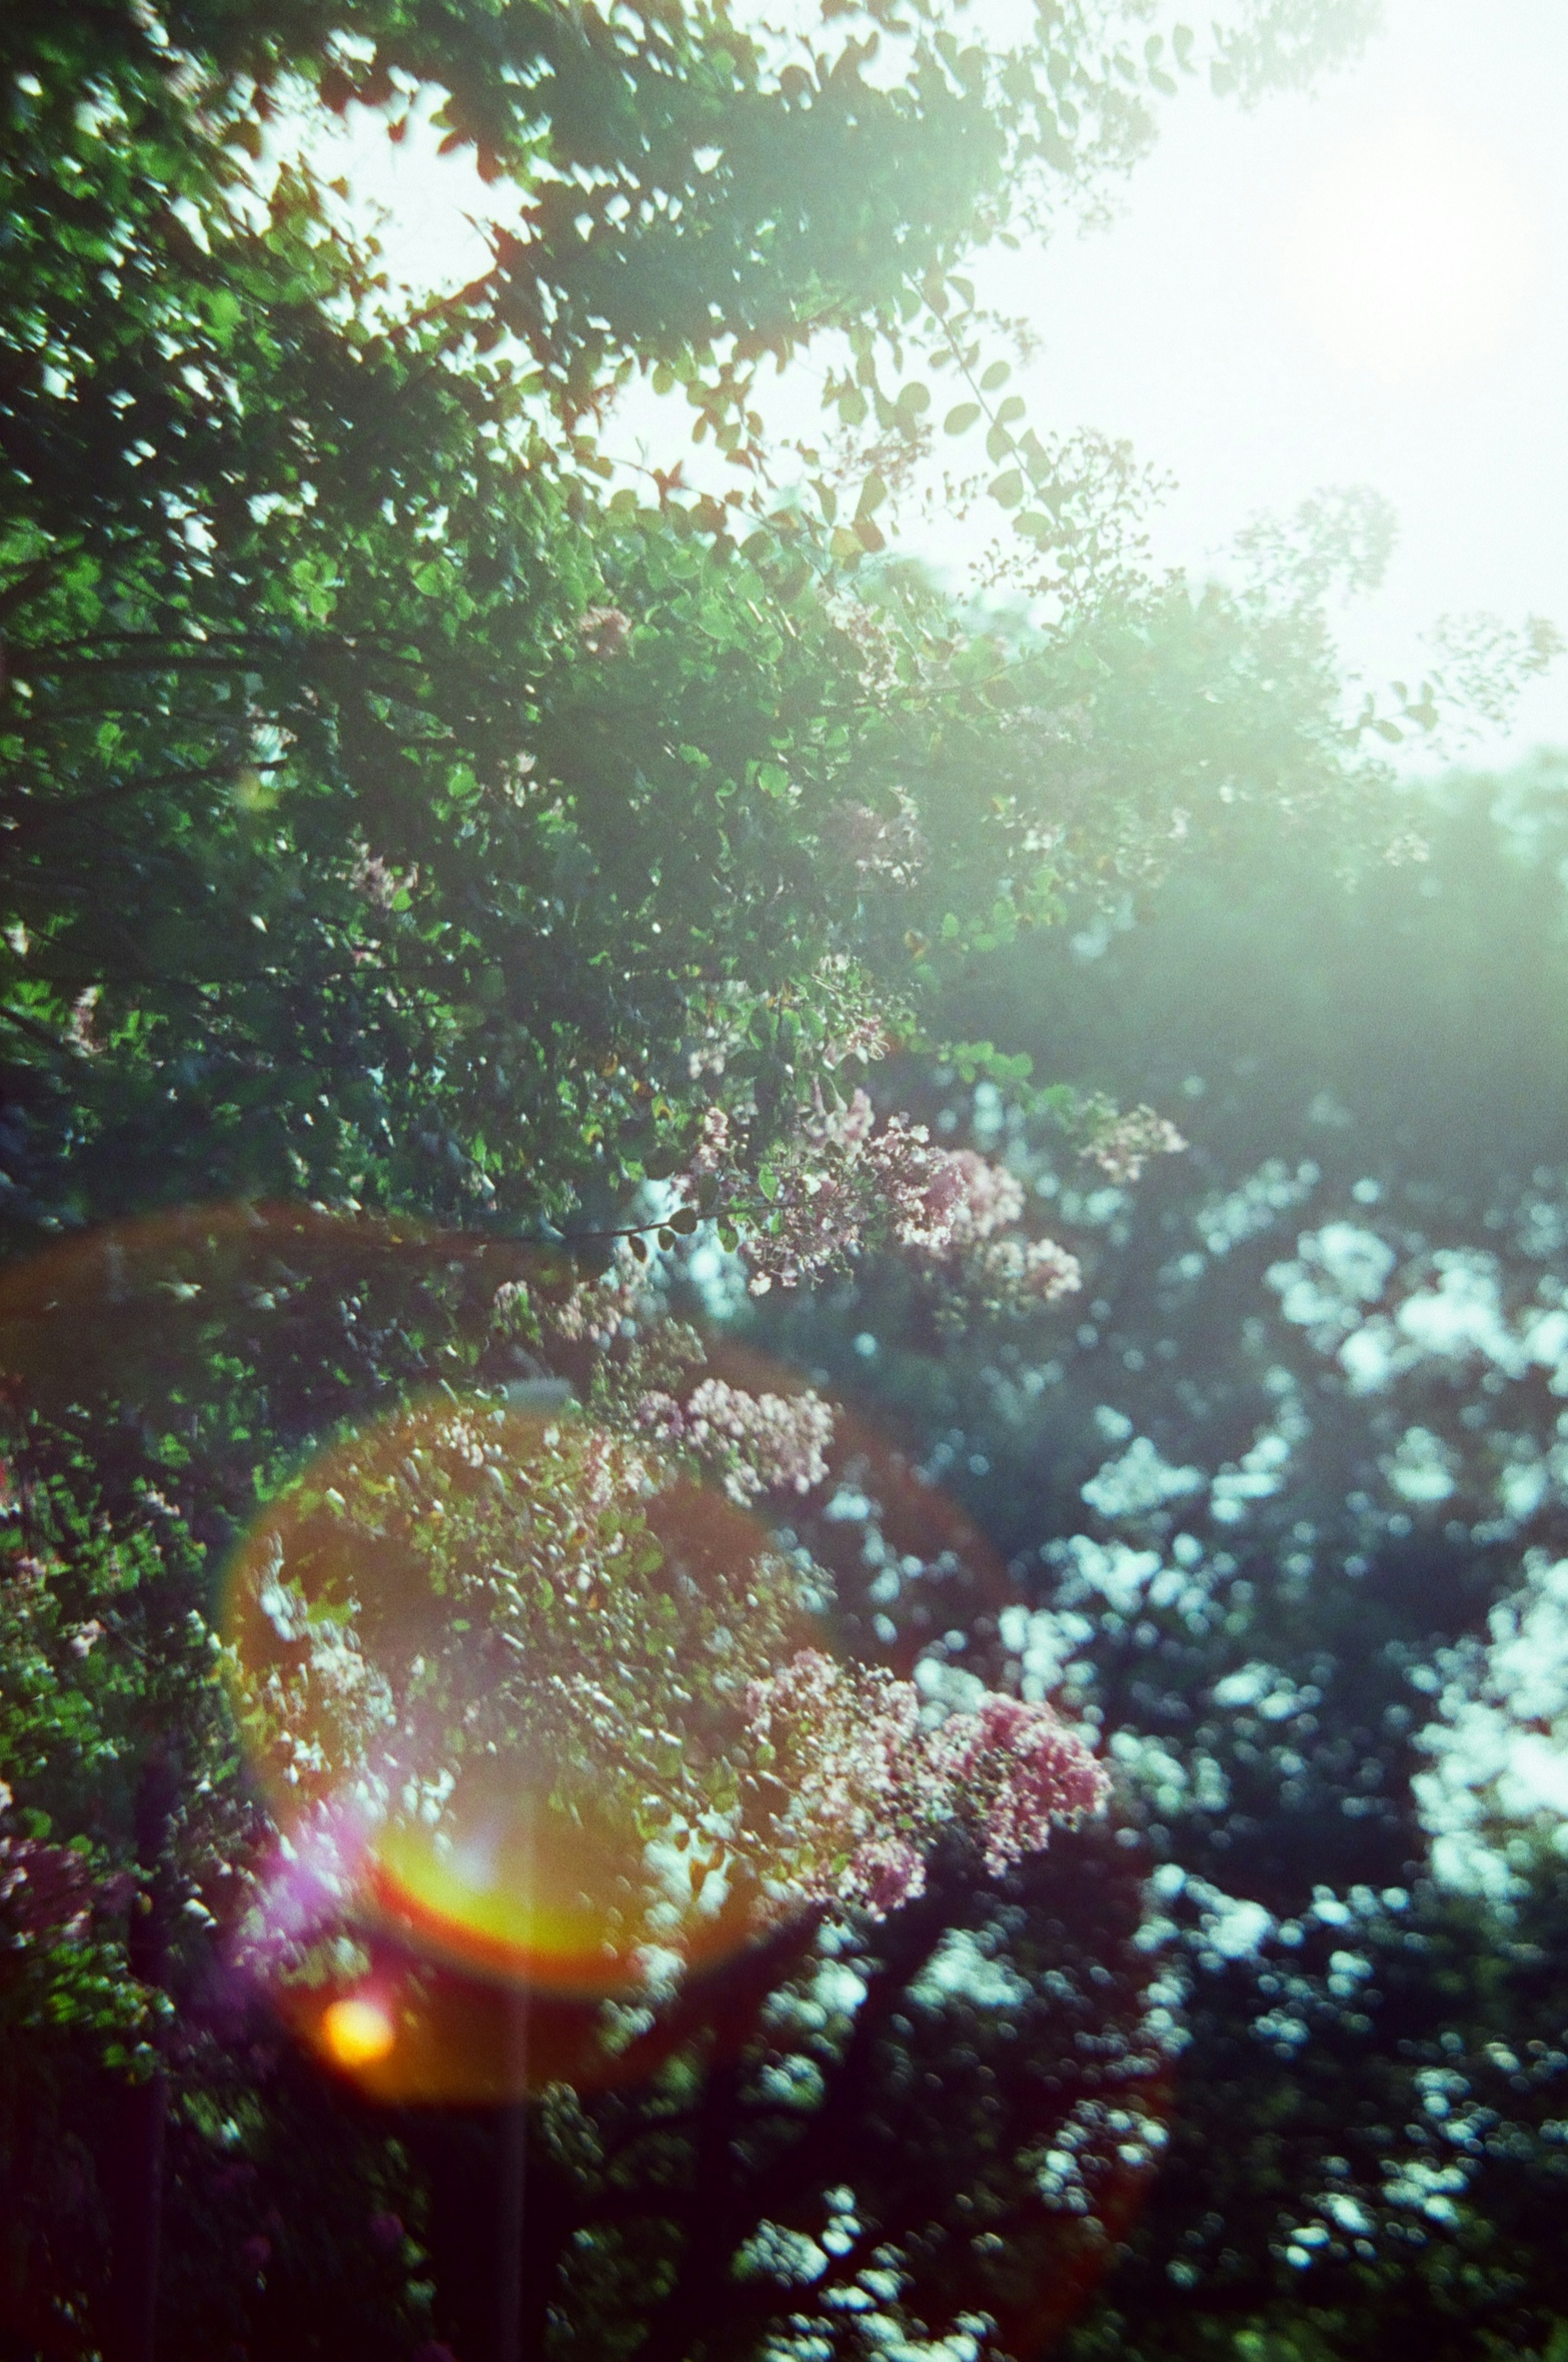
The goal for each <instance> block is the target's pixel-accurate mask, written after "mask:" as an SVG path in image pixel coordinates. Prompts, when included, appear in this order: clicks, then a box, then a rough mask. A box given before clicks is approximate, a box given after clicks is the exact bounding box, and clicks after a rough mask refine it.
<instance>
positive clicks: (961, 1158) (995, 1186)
mask: <svg viewBox="0 0 1568 2362" xmlns="http://www.w3.org/2000/svg"><path fill="white" fill-rule="evenodd" d="M946 1154H947V1157H948V1161H949V1164H950V1165H951V1167H952V1169H953V1171H954V1173H955V1175H956V1177H957V1180H958V1184H959V1188H960V1192H961V1194H960V1196H959V1197H958V1198H957V1200H956V1201H955V1205H954V1208H953V1223H952V1231H953V1243H954V1245H955V1247H970V1246H978V1245H980V1244H982V1243H983V1242H985V1241H986V1240H988V1239H993V1238H995V1236H996V1234H997V1232H998V1231H1010V1230H1011V1228H1012V1226H1013V1224H1014V1223H1015V1222H1016V1221H1017V1220H1019V1219H1020V1217H1021V1214H1022V1212H1023V1185H1022V1183H1021V1181H1020V1179H1019V1177H1018V1175H1017V1174H1016V1173H1010V1172H1009V1171H1008V1168H1007V1166H1006V1165H1005V1164H990V1163H988V1160H987V1159H986V1158H985V1157H983V1156H981V1155H980V1154H978V1153H977V1151H976V1150H975V1149H973V1148H955V1149H949V1150H948V1151H946Z"/></svg>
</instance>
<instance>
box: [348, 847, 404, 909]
mask: <svg viewBox="0 0 1568 2362" xmlns="http://www.w3.org/2000/svg"><path fill="white" fill-rule="evenodd" d="M418 883H419V865H418V863H417V862H415V863H414V866H413V867H412V868H411V869H394V868H393V867H392V865H391V863H390V862H388V861H385V860H383V859H382V857H381V855H380V854H379V853H372V852H371V851H370V846H369V845H368V844H360V845H358V846H357V847H356V848H355V853H354V858H353V861H352V863H351V864H350V866H349V870H348V889H349V891H350V892H351V893H354V894H358V896H359V900H361V901H362V902H369V903H370V905H371V906H372V908H373V909H375V910H378V911H390V910H391V909H392V905H393V904H394V903H395V902H396V900H397V898H398V896H399V895H400V894H412V893H413V891H414V888H415V887H416V886H417V885H418Z"/></svg>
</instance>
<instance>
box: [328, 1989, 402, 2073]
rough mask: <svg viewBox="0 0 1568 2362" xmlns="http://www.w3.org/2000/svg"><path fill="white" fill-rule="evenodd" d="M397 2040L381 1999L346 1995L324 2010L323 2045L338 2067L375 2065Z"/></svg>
mask: <svg viewBox="0 0 1568 2362" xmlns="http://www.w3.org/2000/svg"><path fill="white" fill-rule="evenodd" d="M396 2039H397V2033H396V2029H395V2028H394V2026H393V2025H392V2020H391V2018H390V2017H389V2016H388V2015H387V2014H386V2011H385V2010H384V2009H383V2008H382V2007H381V2003H379V2002H374V2001H367V2000H366V1999H365V1998H364V1996H363V1995H362V1994H360V1995H353V1994H349V1995H347V1996H345V1998H344V1999H343V2000H341V2001H335V2002H333V2003H331V2004H330V2005H329V2006H328V2007H327V2008H326V2009H325V2010H324V2011H323V2012H322V2018H321V2040H322V2047H323V2048H324V2049H326V2051H327V2052H329V2054H330V2055H331V2057H332V2058H334V2059H336V2061H337V2065H338V2066H339V2067H374V2066H376V2065H377V2064H378V2063H379V2062H380V2061H381V2059H383V2058H385V2057H386V2056H387V2054H388V2052H389V2051H390V2050H391V2048H392V2044H393V2043H394V2042H395V2041H396Z"/></svg>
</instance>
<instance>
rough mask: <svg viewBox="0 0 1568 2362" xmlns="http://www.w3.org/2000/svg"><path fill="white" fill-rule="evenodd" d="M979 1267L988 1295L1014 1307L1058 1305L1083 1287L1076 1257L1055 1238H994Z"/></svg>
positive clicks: (980, 1259) (982, 1256)
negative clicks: (1060, 1299) (1061, 1300)
mask: <svg viewBox="0 0 1568 2362" xmlns="http://www.w3.org/2000/svg"><path fill="white" fill-rule="evenodd" d="M977 1268H978V1275H979V1277H980V1279H981V1281H982V1283H983V1285H984V1286H985V1288H986V1291H987V1292H988V1294H989V1295H992V1296H995V1297H999V1298H1001V1299H1002V1300H1003V1302H1004V1303H1007V1304H1010V1305H1011V1306H1013V1307H1014V1308H1022V1307H1025V1306H1027V1305H1030V1304H1055V1303H1056V1302H1057V1301H1058V1299H1059V1298H1060V1297H1064V1296H1076V1295H1077V1291H1078V1289H1079V1288H1080V1287H1082V1286H1083V1284H1084V1275H1083V1266H1082V1264H1080V1263H1079V1261H1078V1259H1077V1255H1075V1254H1069V1253H1067V1250H1066V1247H1064V1246H1058V1245H1057V1243H1056V1242H1055V1239H995V1240H993V1241H992V1242H991V1243H990V1245H989V1246H988V1247H987V1248H986V1250H985V1252H984V1253H983V1254H982V1255H981V1256H980V1257H979V1258H978V1266H977Z"/></svg>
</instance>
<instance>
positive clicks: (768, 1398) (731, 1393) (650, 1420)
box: [634, 1378, 834, 1508]
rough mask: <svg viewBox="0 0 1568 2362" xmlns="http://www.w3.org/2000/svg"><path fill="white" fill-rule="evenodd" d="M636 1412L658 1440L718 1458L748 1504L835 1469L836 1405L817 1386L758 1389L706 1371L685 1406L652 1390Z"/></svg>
mask: <svg viewBox="0 0 1568 2362" xmlns="http://www.w3.org/2000/svg"><path fill="white" fill-rule="evenodd" d="M634 1416H635V1419H636V1422H637V1425H638V1426H639V1427H641V1428H644V1429H646V1430H647V1431H648V1432H649V1433H651V1434H652V1435H654V1436H655V1437H656V1438H657V1440H658V1441H659V1442H661V1443H665V1444H672V1445H683V1446H684V1447H685V1448H686V1449H687V1450H688V1451H694V1452H696V1453H697V1454H698V1456H699V1457H700V1458H704V1459H708V1460H711V1461H712V1462H714V1464H715V1465H716V1466H717V1467H718V1468H719V1469H720V1471H721V1472H722V1473H723V1484H724V1490H725V1492H726V1493H728V1495H729V1496H730V1498H731V1500H732V1501H735V1502H738V1503H739V1504H740V1506H741V1507H743V1508H744V1507H747V1506H748V1505H749V1504H750V1503H751V1502H753V1501H755V1500H756V1498H757V1496H759V1495H760V1494H763V1493H772V1492H783V1491H790V1492H795V1493H809V1492H810V1491H811V1490H812V1486H813V1485H820V1484H822V1483H823V1480H824V1479H825V1477H826V1475H827V1473H828V1469H827V1460H826V1457H825V1454H826V1451H827V1447H828V1445H829V1444H830V1443H831V1442H832V1441H833V1428H834V1415H833V1410H832V1407H831V1406H830V1405H829V1404H827V1403H825V1402H823V1399H822V1397H821V1396H820V1395H816V1394H813V1393H812V1391H811V1390H810V1388H808V1389H807V1390H806V1391H805V1392H804V1393H802V1394H799V1395H774V1394H762V1395H751V1394H747V1393H746V1392H745V1390H744V1388H742V1387H740V1386H732V1385H728V1384H727V1383H726V1382H725V1380H724V1379H723V1378H704V1379H703V1381H702V1383H701V1385H700V1386H698V1387H697V1388H696V1389H695V1390H694V1391H693V1393H692V1394H691V1396H690V1398H689V1399H688V1401H687V1403H686V1405H685V1407H684V1408H683V1407H681V1405H680V1404H679V1403H678V1402H677V1401H676V1400H675V1398H674V1397H673V1396H670V1395H667V1394H660V1393H657V1392H650V1393H647V1394H645V1395H643V1396H641V1397H640V1398H639V1400H638V1402H637V1404H636V1407H635V1413H634Z"/></svg>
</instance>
